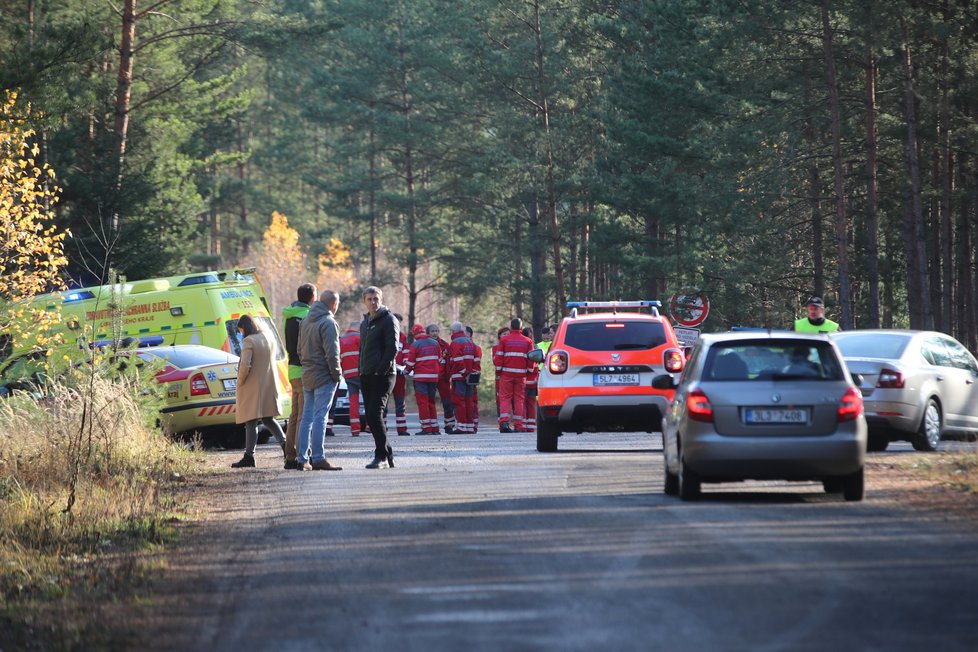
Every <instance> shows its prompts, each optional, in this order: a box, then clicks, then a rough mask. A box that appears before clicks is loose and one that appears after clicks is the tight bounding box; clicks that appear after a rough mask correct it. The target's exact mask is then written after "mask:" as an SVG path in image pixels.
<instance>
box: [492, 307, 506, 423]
mask: <svg viewBox="0 0 978 652" xmlns="http://www.w3.org/2000/svg"><path fill="white" fill-rule="evenodd" d="M507 335H509V328H508V327H506V326H503V327H502V328H500V329H499V330H498V331H496V343H495V344H493V345H492V350H491V353H492V364H493V366H494V367H496V417H497V418H498V417H499V379H500V378H501V377H502V373H503V370H502V369H501V368H500V367H499V365H497V364H496V351H498V350H499V343H500V342H501V341H502V339H503V338H504V337H506V336H507ZM501 359H502V358H500V360H501Z"/></svg>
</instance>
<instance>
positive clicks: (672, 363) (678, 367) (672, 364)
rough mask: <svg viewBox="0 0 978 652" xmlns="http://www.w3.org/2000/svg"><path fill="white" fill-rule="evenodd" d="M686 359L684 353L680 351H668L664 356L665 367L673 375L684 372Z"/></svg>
mask: <svg viewBox="0 0 978 652" xmlns="http://www.w3.org/2000/svg"><path fill="white" fill-rule="evenodd" d="M685 359H686V358H685V357H684V356H683V352H682V351H680V350H679V349H666V351H665V353H663V354H662V363H663V366H664V367H665V368H666V371H667V372H669V373H671V374H677V373H679V372H680V371H682V370H683V361H685Z"/></svg>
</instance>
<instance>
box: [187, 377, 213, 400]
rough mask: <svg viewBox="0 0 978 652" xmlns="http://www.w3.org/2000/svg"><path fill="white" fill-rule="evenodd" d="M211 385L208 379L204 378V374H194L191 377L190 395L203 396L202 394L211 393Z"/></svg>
mask: <svg viewBox="0 0 978 652" xmlns="http://www.w3.org/2000/svg"><path fill="white" fill-rule="evenodd" d="M210 393H211V390H210V387H208V386H207V380H206V379H205V378H204V374H201V373H198V374H194V375H193V376H192V377H191V378H190V395H191V396H201V395H202V394H210Z"/></svg>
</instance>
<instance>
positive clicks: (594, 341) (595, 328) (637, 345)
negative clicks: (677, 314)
mask: <svg viewBox="0 0 978 652" xmlns="http://www.w3.org/2000/svg"><path fill="white" fill-rule="evenodd" d="M666 342H667V340H666V330H665V328H663V327H662V324H661V323H659V322H654V321H612V322H577V323H570V324H568V325H567V336H566V337H565V338H564V345H565V346H568V347H571V348H575V349H578V350H580V351H638V350H642V349H654V348H655V347H657V346H662V345H663V344H665V343H666Z"/></svg>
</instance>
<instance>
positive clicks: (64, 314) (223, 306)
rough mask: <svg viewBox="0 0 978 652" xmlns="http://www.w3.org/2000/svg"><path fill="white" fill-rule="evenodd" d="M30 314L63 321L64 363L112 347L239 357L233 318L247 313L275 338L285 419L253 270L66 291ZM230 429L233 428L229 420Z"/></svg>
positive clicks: (16, 346) (283, 366)
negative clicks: (186, 347)
mask: <svg viewBox="0 0 978 652" xmlns="http://www.w3.org/2000/svg"><path fill="white" fill-rule="evenodd" d="M113 304H117V305H113ZM33 307H34V308H35V309H43V310H44V311H54V312H57V313H59V314H60V317H59V318H57V320H58V321H60V326H59V327H58V328H59V329H60V330H61V333H60V334H61V341H62V344H61V348H64V350H65V351H68V352H69V356H71V353H70V351H72V350H74V351H86V350H89V349H91V348H94V347H103V346H107V345H112V344H113V343H115V344H118V343H123V344H126V345H136V346H156V345H163V346H170V345H177V344H199V345H203V346H207V347H211V348H214V349H220V350H221V351H225V352H227V353H232V354H234V355H240V354H241V336H240V333H239V332H238V318H239V317H241V315H244V314H249V315H251V316H252V317H253V318H254V319H255V320H256V321H257V322H259V323H260V324H261V325H262V327H263V328H264V329H265V330H266V331H267V332H269V333H272V334H273V336H274V340H275V344H276V351H275V359H276V361H277V363H278V364H277V369H278V374H277V378H278V385H279V396H280V400H279V415H288V414H289V411H290V409H291V389H290V385H289V380H288V360H287V357H286V353H285V347H284V346H283V344H282V341H281V339H280V337H279V333H278V329H277V328H276V326H275V321H274V319H273V318H272V316H271V314H270V308H269V303H268V300H267V298H266V297H265V292H264V290H263V289H262V286H261V283H260V281H259V279H258V277H257V275H256V274H255V269H254V268H253V267H252V268H243V269H229V270H221V271H212V272H198V273H192V274H182V275H179V276H169V277H165V278H154V279H146V280H142V281H131V282H125V283H118V284H115V285H102V286H94V287H87V288H77V289H72V290H65V291H63V292H55V293H52V294H45V295H41V296H39V297H37V298H35V300H34V302H33ZM11 344H12V350H11V351H10V353H11V357H14V356H17V355H18V354H21V355H23V354H24V353H25V352H29V351H30V350H31V349H32V348H33V347H34V345H33V343H31V342H25V341H20V342H18V341H14V342H12V343H11ZM59 350H60V348H59ZM230 423H234V419H233V414H231V415H230Z"/></svg>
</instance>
